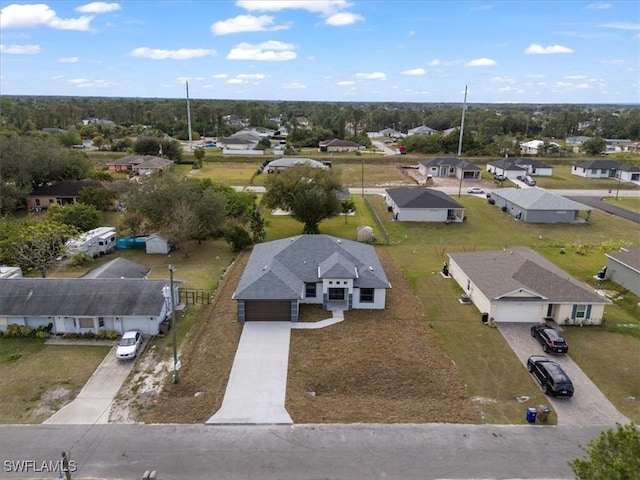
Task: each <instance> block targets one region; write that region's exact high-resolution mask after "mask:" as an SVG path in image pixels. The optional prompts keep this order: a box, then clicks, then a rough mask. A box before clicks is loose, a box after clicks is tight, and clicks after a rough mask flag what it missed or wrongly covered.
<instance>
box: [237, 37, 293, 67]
mask: <svg viewBox="0 0 640 480" xmlns="http://www.w3.org/2000/svg"><path fill="white" fill-rule="evenodd" d="M293 49H294V46H293V44H291V43H284V42H278V41H275V40H270V41H268V42H263V43H259V44H255V45H254V44H250V43H240V44H238V45H236V46H235V47H234V48H232V49H231V51H230V52H229V54H228V55H227V60H257V61H267V62H283V61H288V60H294V59H295V58H296V57H297V55H296V52H294V51H293Z"/></svg>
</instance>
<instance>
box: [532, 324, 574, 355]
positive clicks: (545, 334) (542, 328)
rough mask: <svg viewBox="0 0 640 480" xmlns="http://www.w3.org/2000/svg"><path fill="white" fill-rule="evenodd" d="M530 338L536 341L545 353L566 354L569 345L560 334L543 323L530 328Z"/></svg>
mask: <svg viewBox="0 0 640 480" xmlns="http://www.w3.org/2000/svg"><path fill="white" fill-rule="evenodd" d="M531 336H532V337H533V338H536V339H538V341H539V342H540V343H541V344H542V350H544V352H545V353H548V352H552V353H567V352H568V351H569V345H567V341H566V340H565V339H564V338H563V337H562V335H561V334H560V332H559V331H558V330H556V329H555V328H551V327H549V326H547V325H545V324H544V323H542V324H540V325H534V326H533V327H531Z"/></svg>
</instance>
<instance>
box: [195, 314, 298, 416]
mask: <svg viewBox="0 0 640 480" xmlns="http://www.w3.org/2000/svg"><path fill="white" fill-rule="evenodd" d="M290 337H291V322H246V323H245V324H244V325H243V327H242V335H241V336H240V342H239V344H238V350H237V351H236V356H235V359H234V361H233V367H232V368H231V375H230V376H229V383H228V384H227V390H226V392H225V395H224V399H223V400H222V406H221V407H220V410H218V411H217V412H216V413H215V415H213V416H212V417H211V418H210V419H209V420H207V422H206V423H211V424H223V425H233V424H292V423H293V420H291V417H290V416H289V414H288V413H287V410H286V409H285V408H284V401H285V394H286V390H287V369H288V363H289V339H290Z"/></svg>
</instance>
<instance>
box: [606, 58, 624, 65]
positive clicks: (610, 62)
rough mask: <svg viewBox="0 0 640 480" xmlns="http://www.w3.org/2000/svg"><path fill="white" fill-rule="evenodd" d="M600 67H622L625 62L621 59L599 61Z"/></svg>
mask: <svg viewBox="0 0 640 480" xmlns="http://www.w3.org/2000/svg"><path fill="white" fill-rule="evenodd" d="M600 63H601V64H602V65H623V64H624V63H625V61H624V60H623V59H622V58H614V59H612V60H600Z"/></svg>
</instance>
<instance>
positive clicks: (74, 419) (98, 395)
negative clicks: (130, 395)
mask: <svg viewBox="0 0 640 480" xmlns="http://www.w3.org/2000/svg"><path fill="white" fill-rule="evenodd" d="M116 348H117V347H115V346H114V347H113V348H112V349H111V350H110V351H109V353H107V355H106V356H105V357H104V360H102V363H100V365H99V366H98V368H96V371H95V372H93V375H92V376H91V378H90V379H89V381H88V382H87V383H86V384H85V386H84V387H83V388H82V390H80V393H79V394H78V396H77V397H76V398H75V400H73V401H72V402H70V403H68V404H67V405H65V406H64V407H62V408H61V409H60V410H58V411H57V412H56V413H54V414H53V415H52V416H50V417H49V418H48V419H47V420H45V421H44V422H43V423H45V424H64V425H93V424H96V423H109V411H110V409H111V404H112V403H113V399H114V398H115V396H116V394H117V393H118V391H119V390H120V387H121V386H122V384H123V383H124V381H125V380H126V378H127V376H128V375H129V373H130V372H131V369H132V368H133V365H134V363H135V362H134V361H128V362H121V361H119V360H118V359H117V358H116Z"/></svg>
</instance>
